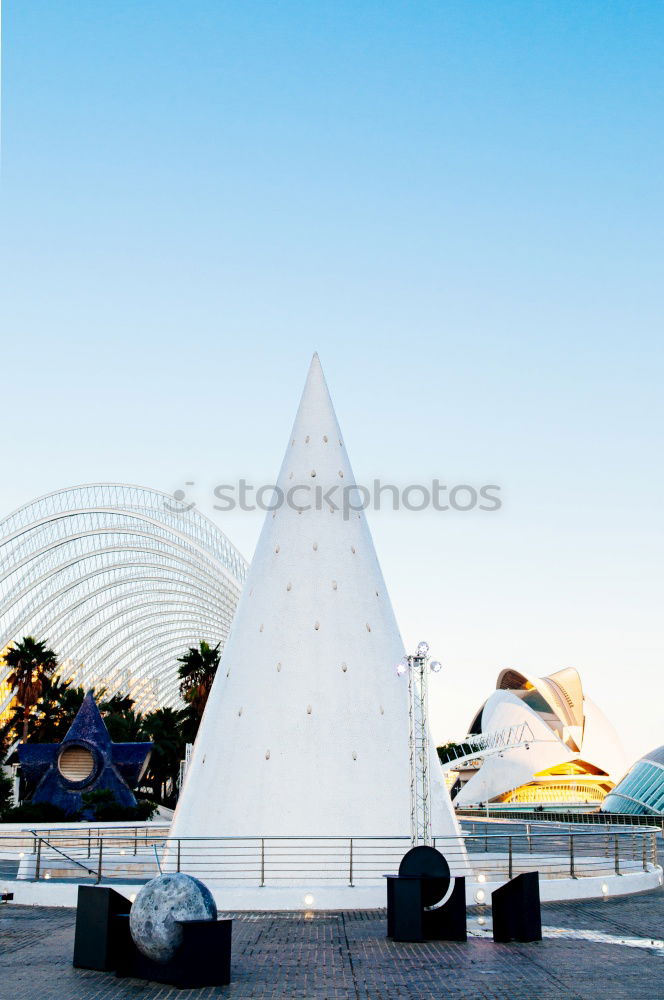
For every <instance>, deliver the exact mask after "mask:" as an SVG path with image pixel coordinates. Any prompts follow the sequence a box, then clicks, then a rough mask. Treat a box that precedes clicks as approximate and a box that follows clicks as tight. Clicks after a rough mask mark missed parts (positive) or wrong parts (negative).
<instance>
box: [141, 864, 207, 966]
mask: <svg viewBox="0 0 664 1000" xmlns="http://www.w3.org/2000/svg"><path fill="white" fill-rule="evenodd" d="M216 919H217V906H216V904H215V901H214V899H213V897H212V893H211V892H210V890H209V889H208V888H207V886H205V885H203V883H202V882H199V880H198V879H197V878H193V877H192V876H191V875H184V874H182V873H181V872H178V873H177V874H175V873H174V874H173V875H159V876H158V877H157V878H153V879H152V880H151V881H150V882H148V883H146V885H144V886H143V888H142V889H141V891H140V892H139V894H138V896H137V897H136V901H135V902H134V903H133V905H132V908H131V911H130V914H129V929H130V931H131V936H132V939H133V941H134V944H135V945H136V947H137V948H138V950H139V951H140V952H141V953H142V954H143V955H145V956H146V958H151V959H152V961H153V962H168V961H170V959H172V958H173V956H174V954H175V952H176V951H177V949H178V947H179V946H180V944H181V943H182V927H181V926H180V924H179V923H178V921H179V920H216Z"/></svg>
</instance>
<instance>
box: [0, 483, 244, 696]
mask: <svg viewBox="0 0 664 1000" xmlns="http://www.w3.org/2000/svg"><path fill="white" fill-rule="evenodd" d="M0 565H1V566H2V569H1V570H0V649H3V648H4V647H5V646H6V645H7V643H9V642H11V641H13V640H17V639H20V638H21V637H22V636H24V635H34V636H35V637H36V638H38V639H43V640H45V641H46V642H47V643H48V645H49V646H50V647H51V648H52V649H53V650H54V651H55V652H56V654H57V655H58V657H59V659H60V662H61V663H63V671H62V672H63V675H65V676H71V677H72V679H73V681H74V683H76V684H80V685H82V686H84V687H86V688H90V687H105V688H106V689H107V691H108V694H109V695H112V694H115V693H117V692H122V693H124V694H129V695H130V696H131V697H132V698H134V700H135V701H136V707H137V709H138V710H140V711H149V710H151V709H153V708H157V707H160V706H165V705H166V706H172V707H175V706H177V705H178V704H180V699H179V693H178V677H177V662H176V660H177V657H178V656H180V655H181V654H182V653H183V652H184V651H185V650H186V649H187V647H188V646H190V645H197V644H198V642H199V641H200V640H201V639H206V640H208V641H209V642H211V643H214V644H216V643H217V642H221V643H222V644H223V642H224V641H225V639H226V636H227V635H228V631H229V629H230V625H231V622H232V620H233V616H234V614H235V608H236V606H237V602H238V600H239V596H240V591H241V589H242V585H243V582H244V578H245V575H246V570H247V564H246V562H245V560H244V559H243V558H242V556H241V555H240V553H239V552H238V551H237V549H235V547H234V546H233V545H231V543H230V542H229V541H228V539H227V538H226V536H225V535H224V534H223V533H222V532H221V531H220V530H219V529H218V528H217V527H216V525H214V524H213V523H212V522H211V521H209V520H208V519H207V518H206V517H204V516H203V515H202V514H200V513H199V512H198V511H197V510H195V509H191V510H190V509H188V505H185V504H182V503H178V502H176V501H175V500H174V498H173V497H172V496H169V495H168V494H165V493H160V492H158V491H157V490H152V489H146V488H145V487H140V486H128V485H122V484H118V483H96V484H92V485H89V486H77V487H72V488H70V489H64V490H59V491H57V492H55V493H50V494H48V495H47V496H44V497H40V498H39V499H37V500H34V501H32V502H31V503H28V504H26V505H25V506H24V507H21V508H19V509H18V510H17V511H15V512H14V513H13V514H10V515H9V516H8V517H6V518H4V520H2V521H0ZM1 673H2V671H1V670H0V680H2V676H1ZM5 673H6V671H5ZM1 707H2V706H0V708H1Z"/></svg>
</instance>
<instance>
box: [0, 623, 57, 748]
mask: <svg viewBox="0 0 664 1000" xmlns="http://www.w3.org/2000/svg"><path fill="white" fill-rule="evenodd" d="M3 659H4V664H5V666H6V667H9V675H8V676H7V684H8V685H9V686H10V687H12V688H14V689H15V690H16V708H17V710H18V712H19V713H20V719H21V738H22V739H23V741H25V740H26V739H27V738H28V725H29V720H30V716H31V714H32V712H33V711H34V709H35V706H36V705H37V703H38V702H39V699H40V698H41V697H42V694H43V691H44V687H45V684H46V683H47V681H48V680H49V678H50V677H51V676H52V674H53V673H54V671H55V669H56V667H57V665H58V659H57V656H56V655H55V653H54V652H53V650H52V649H49V648H48V647H47V645H46V643H45V642H40V641H39V640H38V639H35V638H34V636H31V635H26V636H25V637H24V638H23V639H21V640H19V641H18V642H14V643H12V644H11V645H10V646H9V648H8V649H7V650H6V651H5V654H4V657H3Z"/></svg>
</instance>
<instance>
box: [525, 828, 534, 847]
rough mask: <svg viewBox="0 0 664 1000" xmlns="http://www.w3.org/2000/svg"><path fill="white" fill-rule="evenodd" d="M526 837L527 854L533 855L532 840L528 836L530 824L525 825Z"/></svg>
mask: <svg viewBox="0 0 664 1000" xmlns="http://www.w3.org/2000/svg"><path fill="white" fill-rule="evenodd" d="M526 837H527V838H528V854H532V853H533V840H532V837H531V836H530V823H526Z"/></svg>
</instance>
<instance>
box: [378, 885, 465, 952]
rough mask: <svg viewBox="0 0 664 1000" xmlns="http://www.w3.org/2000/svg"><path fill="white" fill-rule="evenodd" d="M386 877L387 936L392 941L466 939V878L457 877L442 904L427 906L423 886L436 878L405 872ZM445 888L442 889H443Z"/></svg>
mask: <svg viewBox="0 0 664 1000" xmlns="http://www.w3.org/2000/svg"><path fill="white" fill-rule="evenodd" d="M386 878H387V936H388V937H389V938H392V940H393V941H466V940H467V939H468V938H467V931H466V880H465V878H463V877H460V878H455V879H454V888H453V889H452V892H451V894H450V896H449V897H448V899H447V900H446V901H445V903H444V905H443V906H434V907H431V908H427V907H425V906H424V904H423V902H422V895H423V889H424V887H425V885H426V884H427V883H431V882H433V881H435V880H434V879H426V878H415V877H412V876H403V875H388V876H386ZM441 891H442V890H441Z"/></svg>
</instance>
